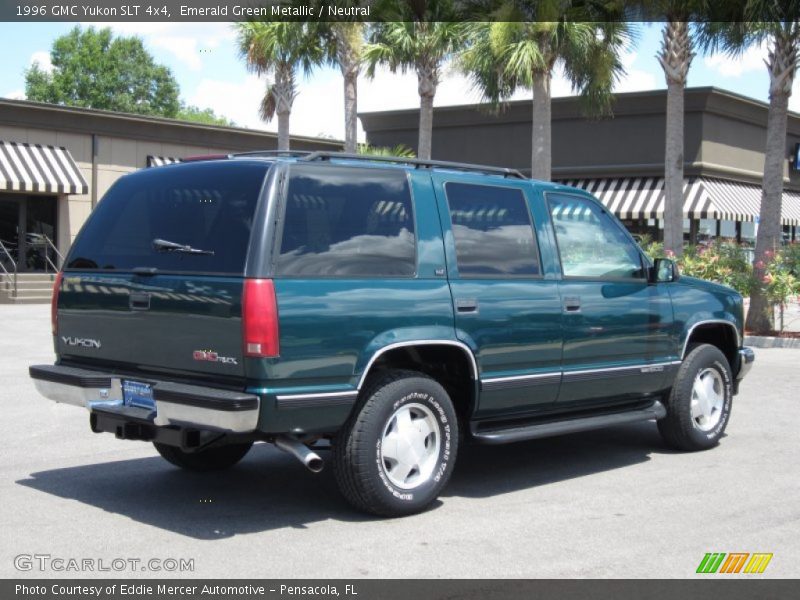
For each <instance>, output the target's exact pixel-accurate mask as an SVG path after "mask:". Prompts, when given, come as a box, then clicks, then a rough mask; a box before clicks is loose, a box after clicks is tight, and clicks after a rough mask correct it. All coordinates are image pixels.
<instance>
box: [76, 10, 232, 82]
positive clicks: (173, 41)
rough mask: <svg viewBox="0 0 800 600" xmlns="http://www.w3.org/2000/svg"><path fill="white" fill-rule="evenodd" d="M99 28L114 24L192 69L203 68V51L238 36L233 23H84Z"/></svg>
mask: <svg viewBox="0 0 800 600" xmlns="http://www.w3.org/2000/svg"><path fill="white" fill-rule="evenodd" d="M83 25H85V26H89V25H91V26H94V27H97V28H103V27H110V28H111V30H112V31H113V32H114V34H116V35H124V36H131V35H135V36H138V37H140V38H142V40H144V43H145V45H146V46H150V47H154V48H159V49H162V50H165V51H167V52H169V53H170V54H172V55H173V56H174V57H175V58H176V59H177V60H179V61H180V62H182V63H184V64H186V65H187V66H188V67H189V69H191V70H192V71H200V70H201V69H202V68H203V56H202V54H201V50H209V49H213V48H218V47H219V46H220V45H221V44H223V43H224V42H226V41H231V40H233V39H234V38H235V37H236V33H235V31H234V29H233V26H232V24H231V23H167V22H160V23H126V22H120V23H83Z"/></svg>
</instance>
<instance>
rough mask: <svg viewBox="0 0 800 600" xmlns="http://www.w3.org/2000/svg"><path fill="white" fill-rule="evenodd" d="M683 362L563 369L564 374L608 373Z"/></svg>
mask: <svg viewBox="0 0 800 600" xmlns="http://www.w3.org/2000/svg"><path fill="white" fill-rule="evenodd" d="M681 363H683V361H682V360H672V361H668V362H658V363H642V364H637V365H628V366H625V367H607V368H603V369H583V370H580V371H563V374H564V376H568V375H584V374H588V373H608V372H613V371H632V370H635V369H649V368H652V367H670V366H673V365H680V364H681Z"/></svg>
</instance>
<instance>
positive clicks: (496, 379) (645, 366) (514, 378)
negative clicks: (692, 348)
mask: <svg viewBox="0 0 800 600" xmlns="http://www.w3.org/2000/svg"><path fill="white" fill-rule="evenodd" d="M680 364H683V361H682V360H671V361H667V362H657V363H641V364H635V365H628V366H625V367H606V368H602V369H582V370H580V371H565V370H561V371H549V372H547V373H533V374H530V375H512V376H509V377H490V378H488V379H481V384H485V383H490V384H491V383H498V382H503V381H523V380H536V379H544V378H548V377H556V376H562V377H567V376H570V375H587V374H590V373H609V372H614V371H634V370H636V369H652V368H654V367H655V368H659V367H660V368H663V367H671V366H674V365H680ZM644 372H646V371H644Z"/></svg>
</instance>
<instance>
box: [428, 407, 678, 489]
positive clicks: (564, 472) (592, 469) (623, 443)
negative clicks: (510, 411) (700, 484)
mask: <svg viewBox="0 0 800 600" xmlns="http://www.w3.org/2000/svg"><path fill="white" fill-rule="evenodd" d="M661 453H672V451H671V450H669V449H668V448H667V447H666V446H665V445H664V442H663V441H662V439H661V436H660V435H659V433H658V429H657V428H656V426H655V424H654V423H652V422H646V423H635V424H630V425H622V426H616V427H609V428H607V429H599V430H595V431H587V432H581V433H574V434H569V435H562V436H558V437H550V438H543V439H538V440H530V441H527V442H519V443H515V444H504V445H500V446H482V445H475V444H470V445H465V446H464V447H463V448H462V449H461V450H459V457H458V462H457V464H456V469H455V472H454V473H453V477H452V479H451V480H450V483H449V485H448V487H447V489H446V490H445V492H444V493H443V494H442V496H443V497H448V496H460V497H467V498H485V497H487V496H495V495H498V494H504V493H507V492H514V491H518V490H521V489H526V488H532V487H539V486H546V485H548V484H552V483H557V482H560V481H565V480H568V479H573V478H575V477H585V476H590V475H592V474H595V473H602V472H605V471H610V470H613V469H621V468H625V467H627V466H630V465H635V464H638V463H643V462H647V461H648V460H650V455H651V454H661Z"/></svg>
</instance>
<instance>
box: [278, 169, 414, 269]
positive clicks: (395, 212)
mask: <svg viewBox="0 0 800 600" xmlns="http://www.w3.org/2000/svg"><path fill="white" fill-rule="evenodd" d="M284 206H285V209H284V219H283V228H282V233H281V240H280V246H279V251H278V253H277V257H276V259H275V274H276V275H278V276H283V277H354V278H358V277H412V276H413V275H414V273H415V272H416V250H415V248H416V239H415V230H414V213H413V206H412V201H411V190H410V188H409V184H408V177H407V175H406V173H405V172H404V171H402V170H398V169H372V168H366V169H365V168H358V167H339V166H330V165H326V166H322V167H320V166H307V165H293V166H292V167H291V169H290V172H289V180H288V185H287V188H286V194H285V197H284Z"/></svg>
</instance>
